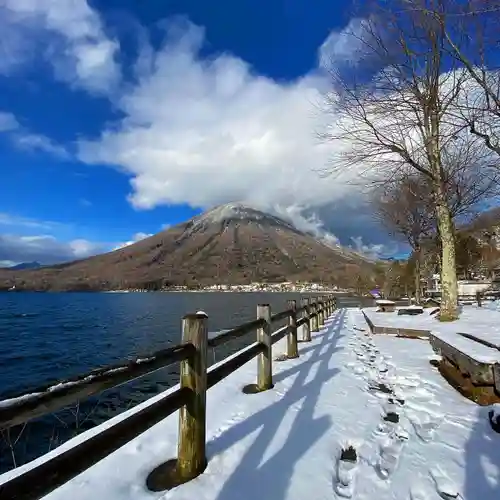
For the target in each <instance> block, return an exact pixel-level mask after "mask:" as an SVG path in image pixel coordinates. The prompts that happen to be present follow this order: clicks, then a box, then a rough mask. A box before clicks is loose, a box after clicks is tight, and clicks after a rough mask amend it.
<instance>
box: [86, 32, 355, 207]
mask: <svg viewBox="0 0 500 500" xmlns="http://www.w3.org/2000/svg"><path fill="white" fill-rule="evenodd" d="M184 28H185V31H184V32H182V34H179V28H177V36H176V37H170V38H168V39H167V42H166V43H165V45H164V46H163V47H161V49H160V50H159V51H158V52H156V53H155V52H154V51H152V50H151V49H149V50H144V51H143V56H142V59H141V60H140V61H139V62H138V65H137V67H138V68H140V69H139V70H138V71H139V73H138V75H137V84H136V85H135V86H132V87H130V88H129V89H128V91H127V92H126V93H125V94H124V95H123V96H122V97H121V99H119V101H118V102H117V106H118V107H119V109H121V111H122V112H123V113H124V115H125V117H124V118H123V119H122V120H121V121H120V122H118V123H114V124H112V125H111V126H110V127H109V128H108V129H106V130H104V131H103V133H102V135H101V137H99V138H98V139H95V140H86V141H81V142H80V158H81V159H82V160H83V161H85V162H88V163H95V164H102V163H105V164H109V165H112V166H115V167H117V168H119V169H120V170H122V171H125V172H126V173H127V174H129V175H131V176H132V180H131V185H132V192H131V193H130V196H129V200H130V202H131V203H132V205H133V206H134V207H136V208H138V209H149V208H153V207H155V206H158V205H169V204H179V203H187V204H189V205H191V206H193V207H200V208H208V207H210V206H213V205H216V204H219V203H225V202H229V201H235V200H238V201H241V202H245V203H249V204H252V205H255V206H258V207H261V208H264V209H269V208H272V207H273V206H282V207H295V206H300V207H308V208H310V207H317V206H321V205H324V204H325V203H329V202H332V201H334V200H338V199H341V198H344V197H345V196H347V195H348V194H349V195H350V196H353V195H354V194H353V193H354V192H353V190H352V189H350V187H349V186H348V185H346V183H345V180H346V177H347V175H351V173H350V172H349V173H348V172H346V176H345V177H344V178H343V179H339V178H335V179H332V178H321V177H320V175H318V173H315V172H314V170H320V169H322V168H324V167H325V165H326V163H327V160H328V158H329V155H330V153H331V149H330V148H331V145H325V144H319V143H318V140H317V138H316V137H315V134H314V131H315V130H316V129H317V128H318V127H319V121H320V119H321V116H319V115H320V113H319V110H318V108H317V107H316V103H319V102H320V100H321V94H320V91H321V88H322V87H323V86H324V85H325V80H324V77H323V76H321V75H319V74H315V73H311V74H310V75H307V76H305V77H304V78H301V79H298V80H297V81H295V82H292V83H278V82H275V81H273V80H271V79H269V78H265V77H262V76H258V75H255V74H254V73H253V72H252V70H251V68H250V67H249V66H248V65H247V64H246V63H245V62H244V61H242V60H241V59H238V58H236V57H234V56H231V55H229V54H221V55H219V56H218V57H215V58H213V59H211V60H203V59H201V58H200V56H199V49H200V45H201V41H202V39H203V31H202V30H201V29H200V28H198V27H195V26H193V25H188V26H187V28H186V26H184ZM144 54H145V55H144Z"/></svg>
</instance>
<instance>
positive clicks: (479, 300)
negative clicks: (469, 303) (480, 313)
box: [476, 291, 483, 307]
mask: <svg viewBox="0 0 500 500" xmlns="http://www.w3.org/2000/svg"><path fill="white" fill-rule="evenodd" d="M481 299H482V297H481V292H479V291H478V292H476V300H477V307H482V305H483V304H482V301H481Z"/></svg>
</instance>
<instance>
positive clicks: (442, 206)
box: [436, 184, 458, 321]
mask: <svg viewBox="0 0 500 500" xmlns="http://www.w3.org/2000/svg"><path fill="white" fill-rule="evenodd" d="M436 188H437V192H436V218H437V224H438V227H439V235H440V239H441V311H440V315H439V319H440V320H441V321H453V320H455V319H457V318H458V307H457V300H458V285H457V269H456V262H455V231H454V228H453V221H452V218H451V213H450V209H449V207H448V203H447V200H446V196H445V192H444V186H443V185H441V184H439V185H438V186H436Z"/></svg>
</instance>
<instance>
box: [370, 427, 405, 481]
mask: <svg viewBox="0 0 500 500" xmlns="http://www.w3.org/2000/svg"><path fill="white" fill-rule="evenodd" d="M408 437H409V436H408V433H407V432H406V431H405V430H404V429H402V428H398V429H396V430H395V431H394V433H393V434H392V435H391V436H389V437H387V438H386V439H385V440H384V442H382V443H381V445H380V457H379V460H378V463H377V472H378V473H379V475H380V476H381V477H382V478H383V479H387V478H388V477H389V476H390V475H391V474H393V472H394V471H395V470H396V468H397V466H398V463H399V458H400V457H401V453H402V452H403V448H404V446H405V444H406V442H407V441H408Z"/></svg>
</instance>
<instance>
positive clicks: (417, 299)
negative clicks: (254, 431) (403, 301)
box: [415, 245, 422, 304]
mask: <svg viewBox="0 0 500 500" xmlns="http://www.w3.org/2000/svg"><path fill="white" fill-rule="evenodd" d="M421 258H422V252H421V249H420V246H419V245H416V246H415V302H416V303H417V304H420V301H421V300H422V286H421V282H420V278H421V272H420V267H421V266H420V259H421Z"/></svg>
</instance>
